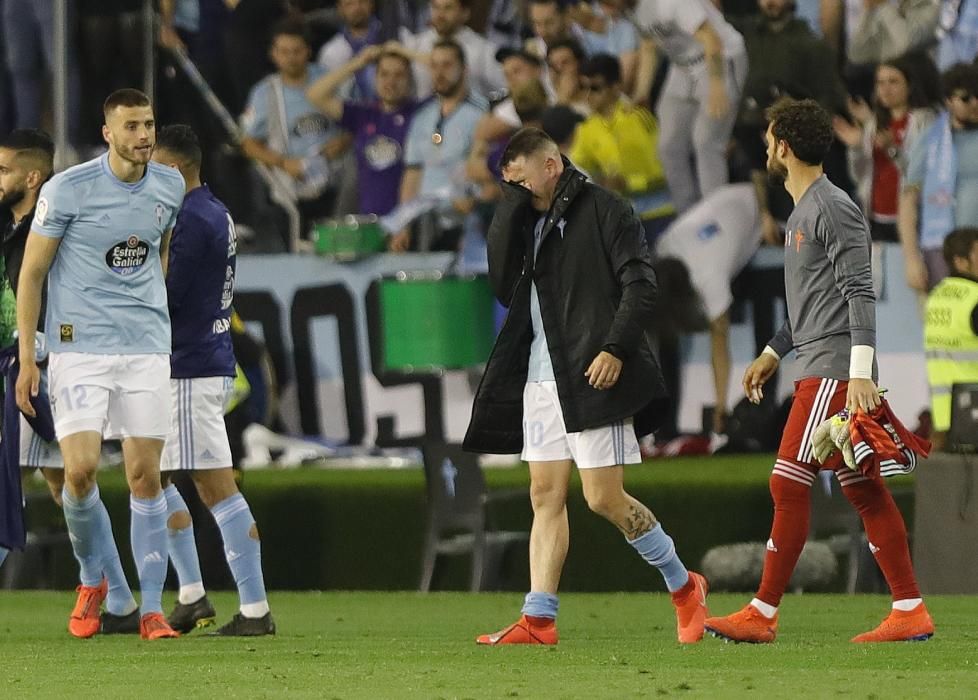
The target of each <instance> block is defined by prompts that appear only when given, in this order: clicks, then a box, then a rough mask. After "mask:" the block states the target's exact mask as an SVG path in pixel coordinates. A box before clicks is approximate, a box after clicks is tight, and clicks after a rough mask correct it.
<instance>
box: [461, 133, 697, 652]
mask: <svg viewBox="0 0 978 700" xmlns="http://www.w3.org/2000/svg"><path fill="white" fill-rule="evenodd" d="M500 168H501V170H502V174H503V178H504V182H503V183H502V189H503V198H502V200H501V202H500V204H499V205H498V206H497V208H496V212H495V215H494V217H493V221H492V225H491V226H490V229H489V278H490V280H491V282H492V284H493V288H494V291H495V294H496V296H497V297H498V298H499V300H500V301H501V302H502V303H503V304H505V305H506V306H508V307H509V314H508V316H507V318H506V323H505V324H504V326H503V329H502V331H500V334H499V337H498V338H497V340H496V346H495V348H494V349H493V352H492V355H491V357H490V360H489V363H488V365H487V366H486V371H485V375H484V376H483V378H482V382H481V384H480V386H479V390H478V392H477V394H476V397H475V401H474V403H473V408H472V420H471V422H470V424H469V429H468V433H467V434H466V436H465V442H464V445H465V448H466V449H469V450H473V451H477V452H499V453H512V452H515V451H516V450H519V449H520V448H522V450H523V459H525V460H526V461H528V462H529V465H530V500H531V503H532V506H533V526H532V529H531V531H530V592H529V593H528V594H527V596H526V600H525V603H524V605H523V610H522V612H523V614H522V616H521V617H520V619H519V621H517V622H516V623H515V624H513V625H510V626H509V627H507V628H505V629H503V630H502V631H500V632H497V633H495V634H487V635H482V636H481V637H479V638H478V640H477V641H478V643H480V644H556V643H557V627H556V617H557V607H558V599H557V586H558V583H559V581H560V573H561V570H562V569H563V566H564V559H565V558H566V556H567V547H568V538H569V530H568V523H567V507H566V501H567V487H568V481H569V480H570V475H571V469H572V468H573V466H574V464H575V463H576V464H577V468H578V473H579V474H580V477H581V483H582V485H583V487H584V497H585V498H586V499H587V503H588V506H589V507H590V508H591V510H593V511H594V512H595V513H598V514H599V515H601V516H603V517H604V518H606V519H607V520H608V521H610V522H611V523H612V524H614V525H615V526H616V527H617V528H618V529H619V530H620V531H621V532H622V534H623V535H624V536H625V538H626V539H627V541H628V543H629V544H630V545H632V546H633V547H634V548H635V549H636V551H637V552H638V554H639V555H640V556H641V557H642V558H643V559H644V560H645V561H646V562H648V563H649V564H651V565H652V566H655V567H656V568H658V569H659V571H660V573H661V574H662V576H663V578H664V579H665V582H666V587H667V588H668V589H669V591H670V592H671V593H672V600H673V604H674V605H675V607H676V617H677V622H678V624H677V628H678V635H679V641H680V642H682V643H689V642H698V641H699V640H700V639H701V638H702V637H703V621H704V620H705V618H706V592H707V585H706V579H704V578H703V577H702V576H700V575H699V574H697V573H693V572H689V571H687V570H686V567H685V566H683V563H682V561H680V559H679V557H678V556H677V555H676V548H675V546H674V544H673V541H672V538H670V537H669V535H667V534H666V533H665V530H664V529H663V528H662V526H661V525H660V524H659V523H658V522H656V520H655V517H654V516H653V515H652V513H651V512H650V511H649V509H648V508H646V507H645V506H644V505H643V504H641V503H639V502H638V501H636V500H635V499H634V498H632V497H631V496H630V495H628V493H626V492H625V489H624V487H623V475H624V466H623V465H625V464H635V463H637V462H640V461H641V457H640V455H639V447H638V439H637V438H638V436H642V435H646V434H648V433H649V432H651V430H652V428H653V427H654V424H655V422H656V420H657V419H661V417H662V415H661V414H662V408H663V402H662V400H661V398H662V397H663V395H664V387H663V384H662V376H661V373H660V372H659V367H658V365H657V363H656V361H655V357H654V356H653V353H652V348H651V346H650V344H649V341H648V338H647V336H646V329H647V328H648V327H649V325H650V321H651V316H652V313H653V306H654V304H655V292H656V286H655V274H654V273H653V272H652V262H651V259H650V257H649V251H648V248H647V246H646V244H645V236H644V234H643V231H642V224H641V222H639V220H638V218H637V217H636V216H635V213H634V211H633V210H632V207H631V205H630V204H629V203H628V202H627V201H626V200H623V199H621V198H620V197H618V196H617V195H615V194H613V193H612V192H610V191H608V190H606V189H604V188H602V187H600V186H598V185H595V184H592V183H589V182H588V181H587V178H586V177H585V176H584V175H583V174H581V173H580V172H579V171H577V170H575V169H574V168H573V167H572V166H571V165H570V163H569V162H566V163H565V162H564V161H562V159H561V156H560V152H559V150H558V148H557V144H556V143H554V142H553V140H551V138H550V137H549V136H547V135H546V134H545V133H544V132H543V131H541V130H539V129H534V128H526V129H523V130H521V131H519V132H517V133H516V135H515V136H513V138H512V139H511V140H510V142H509V144H508V145H507V146H506V150H505V151H504V152H503V155H502V158H501V159H500Z"/></svg>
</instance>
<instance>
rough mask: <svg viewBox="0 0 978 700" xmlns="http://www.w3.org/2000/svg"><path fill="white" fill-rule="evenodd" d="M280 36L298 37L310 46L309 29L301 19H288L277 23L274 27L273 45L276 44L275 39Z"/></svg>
mask: <svg viewBox="0 0 978 700" xmlns="http://www.w3.org/2000/svg"><path fill="white" fill-rule="evenodd" d="M280 36H297V37H299V38H300V39H302V40H303V41H304V42H306V44H308V43H309V27H308V25H307V24H306V23H305V20H303V19H301V18H299V19H297V18H295V17H286V18H284V19H281V20H279V21H278V22H276V23H275V25H274V26H273V27H272V37H271V43H273V44H274V43H275V39H277V38H278V37H280Z"/></svg>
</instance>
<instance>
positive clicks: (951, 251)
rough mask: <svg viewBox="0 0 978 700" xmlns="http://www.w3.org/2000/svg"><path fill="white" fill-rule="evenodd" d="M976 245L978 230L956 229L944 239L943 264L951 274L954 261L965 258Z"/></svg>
mask: <svg viewBox="0 0 978 700" xmlns="http://www.w3.org/2000/svg"><path fill="white" fill-rule="evenodd" d="M975 243H978V228H974V227H966V228H956V229H954V230H953V231H951V233H949V234H947V236H945V237H944V247H943V250H942V251H941V252H942V253H943V254H944V262H946V263H947V267H948V269H949V270H950V271H951V272H954V271H955V270H954V259H955V258H967V257H968V256H970V255H971V249H972V248H973V247H974V245H975Z"/></svg>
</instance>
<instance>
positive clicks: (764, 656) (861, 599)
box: [0, 591, 978, 700]
mask: <svg viewBox="0 0 978 700" xmlns="http://www.w3.org/2000/svg"><path fill="white" fill-rule="evenodd" d="M169 598H170V599H169V600H167V601H166V603H167V604H168V605H169V604H170V603H172V597H169ZM745 601H746V596H744V595H736V596H735V595H717V596H713V597H711V604H712V608H713V611H714V612H716V613H726V612H730V611H733V610H735V609H737V608H739V607H740V606H741V605H743V604H744V602H745ZM72 602H73V598H72V595H71V594H68V593H50V592H9V591H3V592H2V593H0V664H2V669H3V670H2V674H0V698H4V699H7V698H10V699H13V698H28V697H42V698H63V699H66V700H67V699H68V698H76V697H77V698H99V699H102V698H176V697H200V698H222V699H224V698H228V699H230V698H548V699H549V698H587V699H589V700H591V699H593V698H648V697H683V698H693V697H697V698H699V697H711V698H712V697H752V698H789V699H792V700H793V698H798V699H802V698H805V699H807V698H837V697H847V698H906V697H914V698H926V697H940V698H943V699H949V698H974V697H976V696H978V629H976V628H975V625H974V621H975V620H976V619H978V599H976V598H973V597H933V598H930V599H929V600H928V607H929V608H930V610H931V613H932V614H933V616H934V618H935V621H936V623H937V626H938V633H937V636H936V637H935V638H934V639H932V640H931V641H929V642H927V643H924V644H890V645H878V646H855V645H852V644H850V643H849V642H848V640H849V638H850V637H851V636H853V635H854V634H856V633H858V632H862V631H864V630H866V629H869V628H871V627H873V626H875V625H876V624H877V623H878V621H879V620H880V618H881V617H882V616H883V615H884V614H885V612H886V610H887V608H888V607H889V604H888V600H887V599H886V598H884V597H882V596H855V597H850V596H833V595H804V596H789V597H787V598H786V599H785V602H784V604H783V608H782V621H781V629H780V637H779V638H778V640H777V642H776V643H775V644H773V645H769V646H751V645H733V644H723V643H722V642H719V641H718V640H715V639H712V638H708V639H706V640H704V641H703V643H702V644H699V645H696V646H693V647H685V648H683V647H680V646H679V645H678V644H677V643H676V642H675V636H674V634H675V631H674V624H675V623H674V618H673V616H672V610H671V606H670V605H669V602H668V598H667V597H666V596H665V595H662V594H567V595H565V596H563V597H562V599H561V609H562V612H561V617H560V631H561V635H562V641H561V643H560V645H559V646H557V647H555V648H539V647H501V648H483V647H477V646H476V645H475V644H474V643H473V638H474V637H475V635H476V634H478V633H480V632H489V631H494V630H495V629H497V628H500V627H503V626H504V625H505V624H506V623H509V622H511V621H512V619H513V618H514V617H515V612H516V610H517V608H518V606H519V603H520V596H519V595H515V594H482V595H471V594H461V593H457V594H456V593H440V594H430V595H427V596H424V595H420V594H415V593H322V594H320V593H275V594H273V595H272V597H271V603H272V606H273V612H274V615H275V617H276V621H277V623H278V627H279V634H278V636H277V637H275V638H270V639H266V638H262V639H251V640H249V639H210V638H206V637H203V636H201V635H200V633H194V634H192V635H190V636H189V637H185V638H183V639H179V640H166V641H159V642H142V641H140V640H139V639H137V638H134V637H101V638H100V637H96V638H94V639H92V640H87V641H81V640H75V639H72V638H70V637H69V636H68V634H67V632H66V631H65V623H66V615H67V610H68V608H69V607H70V606H71V604H72ZM214 602H215V603H216V604H217V606H218V612H219V616H220V617H219V619H226V618H227V617H228V616H229V614H230V613H231V612H232V610H233V608H234V605H235V602H234V597H233V596H232V595H229V594H216V595H215V596H214ZM792 696H793V697H792Z"/></svg>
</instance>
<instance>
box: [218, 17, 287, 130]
mask: <svg viewBox="0 0 978 700" xmlns="http://www.w3.org/2000/svg"><path fill="white" fill-rule="evenodd" d="M224 3H225V4H226V5H227V7H228V9H229V10H230V14H229V15H228V18H227V29H226V32H225V35H224V50H225V54H226V57H227V65H228V67H229V68H230V71H229V73H228V77H229V78H230V83H231V86H230V87H231V90H230V93H231V96H232V100H233V101H232V102H231V103H230V104H229V105H228V109H229V110H230V111H231V113H232V114H236V113H238V112H240V111H241V110H243V109H244V107H245V104H246V102H247V98H248V95H249V94H250V92H251V89H252V87H254V86H255V85H256V84H257V83H258V81H259V80H261V79H262V78H264V77H265V76H266V75H268V72H269V70H271V69H274V65H273V63H274V62H271V63H270V57H269V55H268V54H267V53H265V52H264V51H261V50H260V49H258V47H261V46H270V45H271V43H272V32H273V31H274V29H275V28H276V27H277V26H278V23H279V22H280V21H281V20H282V19H283V18H284V17H285V14H286V13H285V3H283V2H281V0H237V1H235V0H224Z"/></svg>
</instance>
